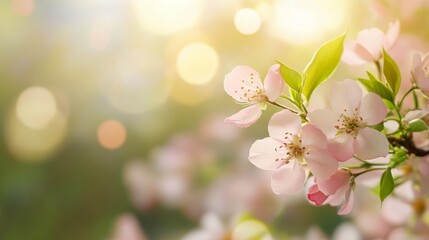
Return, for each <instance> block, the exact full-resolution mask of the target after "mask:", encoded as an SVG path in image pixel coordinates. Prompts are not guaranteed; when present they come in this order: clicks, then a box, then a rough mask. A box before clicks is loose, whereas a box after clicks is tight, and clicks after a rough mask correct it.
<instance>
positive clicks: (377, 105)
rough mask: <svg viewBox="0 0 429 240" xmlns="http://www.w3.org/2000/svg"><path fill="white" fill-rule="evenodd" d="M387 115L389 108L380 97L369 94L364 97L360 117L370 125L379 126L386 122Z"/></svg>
mask: <svg viewBox="0 0 429 240" xmlns="http://www.w3.org/2000/svg"><path fill="white" fill-rule="evenodd" d="M386 114H387V107H386V104H384V102H383V100H382V99H381V97H380V96H378V95H377V94H374V93H368V94H367V95H365V97H363V99H362V102H361V105H360V110H359V116H360V117H362V119H363V121H364V122H365V123H366V124H368V125H377V124H378V123H380V122H381V121H383V120H384V118H385V117H386Z"/></svg>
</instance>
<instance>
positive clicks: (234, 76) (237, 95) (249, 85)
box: [223, 66, 263, 103]
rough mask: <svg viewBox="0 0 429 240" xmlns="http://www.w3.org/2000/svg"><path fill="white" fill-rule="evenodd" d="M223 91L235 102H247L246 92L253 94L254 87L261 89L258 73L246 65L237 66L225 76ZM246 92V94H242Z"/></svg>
mask: <svg viewBox="0 0 429 240" xmlns="http://www.w3.org/2000/svg"><path fill="white" fill-rule="evenodd" d="M223 86H224V88H225V91H226V92H227V93H228V94H229V95H230V96H231V97H233V98H234V99H235V100H236V101H237V102H244V103H247V102H249V101H248V96H247V94H249V92H250V94H252V95H253V94H254V93H255V92H256V89H257V88H259V89H261V90H262V89H263V86H262V82H261V77H260V76H259V73H258V72H257V71H256V70H254V69H253V68H251V67H248V66H237V67H235V68H234V69H232V71H231V72H230V73H228V74H227V75H226V76H225V80H224V82H223ZM244 94H246V96H244Z"/></svg>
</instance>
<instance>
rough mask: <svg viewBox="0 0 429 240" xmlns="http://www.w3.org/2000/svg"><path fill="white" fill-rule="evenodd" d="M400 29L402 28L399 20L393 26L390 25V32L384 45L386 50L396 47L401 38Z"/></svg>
mask: <svg viewBox="0 0 429 240" xmlns="http://www.w3.org/2000/svg"><path fill="white" fill-rule="evenodd" d="M400 28H401V26H400V24H399V21H398V20H396V21H395V22H394V23H393V24H390V26H389V30H387V33H386V42H385V44H384V45H383V46H384V48H385V49H386V50H387V49H390V48H391V47H393V45H395V43H396V41H397V40H398V37H399V31H400Z"/></svg>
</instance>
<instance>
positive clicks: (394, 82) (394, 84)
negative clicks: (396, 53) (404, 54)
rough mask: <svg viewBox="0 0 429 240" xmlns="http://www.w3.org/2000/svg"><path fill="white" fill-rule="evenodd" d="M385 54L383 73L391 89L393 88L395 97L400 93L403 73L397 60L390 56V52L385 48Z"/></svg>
mask: <svg viewBox="0 0 429 240" xmlns="http://www.w3.org/2000/svg"><path fill="white" fill-rule="evenodd" d="M383 56H384V67H383V73H384V76H385V77H386V81H387V83H388V84H389V86H390V89H392V91H393V96H394V97H395V96H396V94H397V93H398V90H399V87H400V86H401V73H400V72H399V68H398V65H397V64H396V62H395V61H394V60H393V59H392V58H391V57H390V56H389V54H388V53H387V52H386V51H385V50H384V49H383Z"/></svg>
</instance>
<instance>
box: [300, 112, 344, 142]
mask: <svg viewBox="0 0 429 240" xmlns="http://www.w3.org/2000/svg"><path fill="white" fill-rule="evenodd" d="M307 116H308V118H309V119H310V123H312V124H315V125H316V126H317V127H318V128H320V129H321V130H322V131H323V133H325V134H326V136H327V137H328V138H333V137H334V136H335V134H336V133H337V129H335V125H336V124H337V119H338V117H339V115H338V114H337V113H335V112H333V111H331V110H328V109H318V110H315V111H313V112H311V113H309V114H308V115H307Z"/></svg>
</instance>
